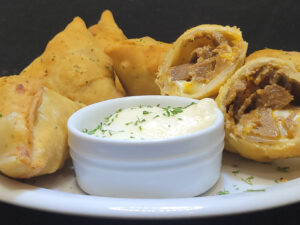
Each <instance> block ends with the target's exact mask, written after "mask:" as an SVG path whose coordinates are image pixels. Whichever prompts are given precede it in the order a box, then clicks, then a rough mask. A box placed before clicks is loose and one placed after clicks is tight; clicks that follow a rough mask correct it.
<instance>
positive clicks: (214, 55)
mask: <svg viewBox="0 0 300 225" xmlns="http://www.w3.org/2000/svg"><path fill="white" fill-rule="evenodd" d="M205 38H207V39H209V40H212V42H213V46H211V45H205V46H202V47H198V48H196V49H194V50H193V51H192V52H191V55H190V60H189V62H187V63H185V64H181V65H177V66H173V67H171V68H170V70H169V71H170V74H171V80H172V81H177V80H186V81H191V80H197V81H199V82H202V83H208V82H209V81H211V80H212V79H214V77H215V75H216V66H217V62H218V54H219V53H220V52H227V51H231V47H230V45H229V44H228V42H227V40H226V39H225V38H224V36H223V35H222V34H219V33H213V34H212V35H211V36H209V35H205ZM219 61H220V60H219Z"/></svg>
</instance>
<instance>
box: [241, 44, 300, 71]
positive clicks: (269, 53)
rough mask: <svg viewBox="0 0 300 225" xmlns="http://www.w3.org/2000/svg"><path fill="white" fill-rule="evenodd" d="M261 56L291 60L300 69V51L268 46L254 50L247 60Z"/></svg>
mask: <svg viewBox="0 0 300 225" xmlns="http://www.w3.org/2000/svg"><path fill="white" fill-rule="evenodd" d="M261 57H273V58H279V59H283V60H288V61H291V62H292V63H293V64H294V65H295V67H296V69H297V70H298V71H300V52H295V51H283V50H277V49H269V48H266V49H262V50H259V51H256V52H253V53H252V54H251V55H249V56H248V57H247V58H246V62H249V61H251V60H254V59H257V58H261Z"/></svg>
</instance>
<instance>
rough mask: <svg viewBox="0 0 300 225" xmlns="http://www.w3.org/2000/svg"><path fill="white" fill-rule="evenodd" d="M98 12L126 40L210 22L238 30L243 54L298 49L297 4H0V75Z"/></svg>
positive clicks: (149, 0)
mask: <svg viewBox="0 0 300 225" xmlns="http://www.w3.org/2000/svg"><path fill="white" fill-rule="evenodd" d="M104 9H110V10H111V11H112V12H113V14H114V16H115V19H116V22H117V23H118V24H119V26H120V27H121V29H122V30H123V31H124V33H125V34H126V35H127V36H128V37H129V38H133V37H141V36H146V35H149V36H151V37H153V38H155V39H158V40H160V41H165V42H173V41H175V40H176V38H177V37H178V36H179V35H181V34H182V33H183V32H184V31H185V30H186V29H188V28H190V27H193V26H196V25H199V24H204V23H210V24H221V25H231V26H234V25H235V26H237V27H239V28H240V29H241V30H242V31H243V36H244V39H245V40H246V41H247V42H248V43H249V50H248V53H251V52H253V51H255V50H259V49H263V48H265V47H269V48H277V49H283V50H295V51H300V44H299V40H300V31H299V30H300V16H299V14H300V2H299V1H297V0H261V1H258V0H254V1H251V0H246V1H245V0H227V1H226V0H206V1H204V0H182V1H180V0H85V1H84V0H61V1H58V0H57V1H53V0H52V1H51V0H23V1H22V0H0V43H1V46H0V75H10V74H18V73H19V72H20V70H22V69H23V68H24V67H25V66H26V65H28V64H29V63H30V62H31V61H32V60H33V59H34V58H36V57H37V56H38V55H40V54H41V53H42V52H43V50H44V48H45V46H46V44H47V43H48V41H49V40H50V39H51V38H52V37H53V36H54V35H55V34H57V33H58V32H60V31H61V30H63V29H64V27H65V26H66V25H67V24H68V23H69V22H71V20H72V19H73V17H75V16H80V17H81V18H83V19H84V21H85V22H86V24H87V26H90V25H93V24H95V23H97V22H98V20H99V18H100V14H101V12H102V11H103V10H104Z"/></svg>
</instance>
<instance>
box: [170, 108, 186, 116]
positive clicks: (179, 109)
mask: <svg viewBox="0 0 300 225" xmlns="http://www.w3.org/2000/svg"><path fill="white" fill-rule="evenodd" d="M182 112H183V110H182V108H181V107H177V108H174V109H173V110H171V113H172V115H173V116H174V115H176V114H178V113H182Z"/></svg>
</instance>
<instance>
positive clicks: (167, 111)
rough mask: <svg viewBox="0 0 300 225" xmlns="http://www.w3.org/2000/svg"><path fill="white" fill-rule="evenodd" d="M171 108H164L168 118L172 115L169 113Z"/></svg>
mask: <svg viewBox="0 0 300 225" xmlns="http://www.w3.org/2000/svg"><path fill="white" fill-rule="evenodd" d="M170 107H171V106H168V107H166V108H163V110H165V111H166V116H168V117H170V115H171V113H170V111H169V109H170Z"/></svg>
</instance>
